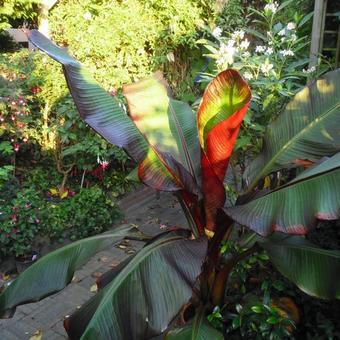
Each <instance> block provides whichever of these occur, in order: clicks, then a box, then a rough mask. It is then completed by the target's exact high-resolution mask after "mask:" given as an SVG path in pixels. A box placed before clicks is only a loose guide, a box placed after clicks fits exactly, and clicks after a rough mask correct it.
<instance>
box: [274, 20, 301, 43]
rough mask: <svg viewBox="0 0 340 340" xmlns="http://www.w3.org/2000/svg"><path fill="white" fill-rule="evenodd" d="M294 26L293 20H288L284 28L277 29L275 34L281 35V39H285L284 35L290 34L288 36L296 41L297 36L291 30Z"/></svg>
mask: <svg viewBox="0 0 340 340" xmlns="http://www.w3.org/2000/svg"><path fill="white" fill-rule="evenodd" d="M295 28H296V24H295V23H294V22H289V23H288V24H287V26H286V27H285V28H283V29H282V30H281V31H279V32H278V33H277V34H278V35H279V36H280V37H282V38H281V41H282V42H283V41H285V38H284V37H285V36H287V35H290V38H291V40H292V41H296V39H297V36H296V34H295V33H294V32H293V31H294V30H295Z"/></svg>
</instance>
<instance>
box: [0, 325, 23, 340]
mask: <svg viewBox="0 0 340 340" xmlns="http://www.w3.org/2000/svg"><path fill="white" fill-rule="evenodd" d="M0 339H1V340H23V339H19V338H18V337H17V336H16V335H15V334H13V333H11V332H10V331H9V330H8V329H3V328H0Z"/></svg>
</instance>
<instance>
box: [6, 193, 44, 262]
mask: <svg viewBox="0 0 340 340" xmlns="http://www.w3.org/2000/svg"><path fill="white" fill-rule="evenodd" d="M1 201H2V202H1ZM0 202H1V208H0V255H1V256H8V255H15V256H21V255H24V254H27V253H28V252H30V251H31V250H32V241H33V240H34V238H35V237H36V236H37V235H38V233H39V232H40V231H41V228H40V227H41V220H42V215H43V209H42V207H43V199H42V197H41V195H40V194H39V193H38V192H36V191H35V190H33V189H25V190H22V191H19V192H17V194H16V197H14V198H13V199H12V200H10V201H9V202H8V201H5V200H2V199H1V198H0Z"/></svg>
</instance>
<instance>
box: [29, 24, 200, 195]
mask: <svg viewBox="0 0 340 340" xmlns="http://www.w3.org/2000/svg"><path fill="white" fill-rule="evenodd" d="M27 34H28V38H29V40H30V41H31V42H32V43H33V44H34V45H35V46H37V47H38V48H39V49H41V50H42V51H44V52H46V53H47V54H48V55H49V56H50V57H52V58H53V59H54V60H56V61H58V62H59V63H61V64H62V65H63V69H64V73H65V77H66V80H67V84H68V87H69V89H70V92H71V94H72V97H73V99H74V102H75V104H76V106H77V108H78V111H79V113H80V115H81V117H82V118H83V119H84V120H85V122H86V123H88V124H89V125H90V126H91V127H92V128H93V129H94V130H95V131H97V132H98V133H99V134H100V135H102V136H103V137H104V138H105V139H106V140H107V141H108V142H110V143H111V144H114V145H117V146H120V147H122V148H123V149H124V150H125V151H126V152H127V153H128V154H129V155H130V156H131V157H132V158H133V159H134V160H135V161H136V162H138V163H139V162H143V167H144V168H146V167H147V168H148V170H149V171H151V173H149V174H147V178H149V179H150V178H157V181H150V180H149V181H148V182H147V183H146V184H147V185H150V186H152V187H154V188H156V189H159V190H165V191H176V190H183V187H182V186H180V185H183V186H184V188H185V189H186V190H189V189H188V188H191V187H192V181H194V179H193V178H192V176H191V175H190V173H188V174H187V173H186V170H185V169H184V168H183V167H182V166H181V164H179V163H178V162H177V163H176V161H175V160H174V161H172V163H176V168H175V169H171V171H168V170H169V168H168V166H169V162H167V160H166V159H164V157H163V153H162V152H160V151H157V149H156V148H154V146H152V145H150V143H149V142H148V141H147V140H146V139H145V137H144V136H143V134H142V133H141V132H140V131H139V130H138V128H137V127H136V125H135V124H134V123H133V121H132V120H131V119H130V117H129V116H128V115H127V114H126V113H125V112H124V110H123V109H122V108H121V106H120V105H119V103H118V102H117V100H116V99H115V98H113V97H112V96H111V95H109V94H108V93H107V92H106V91H105V90H104V89H103V88H102V87H101V86H99V85H98V84H97V82H96V81H95V80H94V79H93V78H92V77H91V76H90V75H89V73H88V72H87V71H86V70H85V69H84V67H83V66H82V65H81V64H80V63H79V62H78V61H77V60H75V59H74V58H72V57H71V56H69V55H68V54H67V53H66V52H65V50H63V49H61V48H59V47H58V46H56V45H55V44H53V43H52V42H51V41H50V40H49V39H47V38H46V37H44V36H43V35H42V34H41V33H40V32H38V31H36V30H31V31H29V32H28V33H27ZM154 151H156V152H154ZM179 169H180V173H178V172H177V170H179ZM182 174H185V176H184V178H182V179H180V178H179V177H180V176H181V175H182ZM187 181H189V182H190V183H187Z"/></svg>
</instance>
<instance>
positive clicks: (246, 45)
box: [240, 39, 250, 50]
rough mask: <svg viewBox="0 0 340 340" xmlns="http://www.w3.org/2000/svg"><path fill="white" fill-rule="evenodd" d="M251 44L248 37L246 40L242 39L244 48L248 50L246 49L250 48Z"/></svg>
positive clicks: (241, 46) (241, 45) (242, 47)
mask: <svg viewBox="0 0 340 340" xmlns="http://www.w3.org/2000/svg"><path fill="white" fill-rule="evenodd" d="M249 44H250V41H249V40H248V39H245V40H243V41H241V44H240V48H241V49H242V50H246V49H248V47H249Z"/></svg>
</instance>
